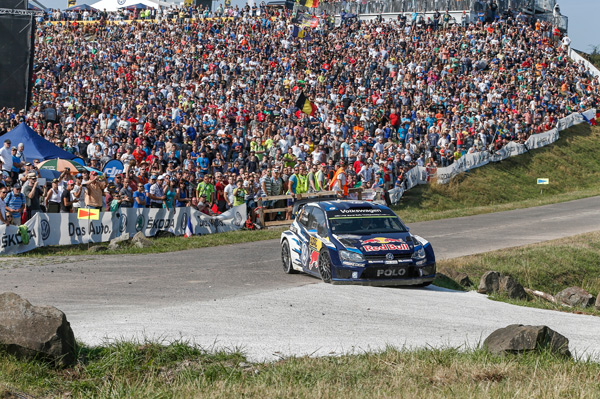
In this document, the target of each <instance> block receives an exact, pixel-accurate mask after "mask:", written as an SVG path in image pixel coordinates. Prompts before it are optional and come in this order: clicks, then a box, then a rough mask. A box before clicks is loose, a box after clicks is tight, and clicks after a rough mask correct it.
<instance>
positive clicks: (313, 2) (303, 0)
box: [296, 0, 319, 8]
mask: <svg viewBox="0 0 600 399" xmlns="http://www.w3.org/2000/svg"><path fill="white" fill-rule="evenodd" d="M296 3H298V4H300V5H301V6H304V7H308V8H317V7H318V6H319V0H296Z"/></svg>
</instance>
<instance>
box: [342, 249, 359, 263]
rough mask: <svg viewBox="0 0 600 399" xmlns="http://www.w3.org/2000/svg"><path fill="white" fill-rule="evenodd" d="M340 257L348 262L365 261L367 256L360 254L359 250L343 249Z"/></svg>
mask: <svg viewBox="0 0 600 399" xmlns="http://www.w3.org/2000/svg"><path fill="white" fill-rule="evenodd" d="M340 259H341V260H346V261H348V262H364V260H365V257H364V256H362V254H359V253H358V252H352V251H346V250H341V251H340Z"/></svg>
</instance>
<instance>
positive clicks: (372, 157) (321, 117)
mask: <svg viewBox="0 0 600 399" xmlns="http://www.w3.org/2000/svg"><path fill="white" fill-rule="evenodd" d="M192 10H196V14H195V13H194V11H192ZM198 10H199V9H180V10H179V11H177V10H175V11H171V12H172V13H173V17H174V18H173V19H171V18H166V15H167V13H164V12H163V13H162V17H161V19H160V21H159V22H154V21H133V22H130V23H127V24H125V23H123V24H109V23H105V22H106V21H107V20H110V19H116V18H117V17H116V15H115V14H110V13H107V14H106V15H104V13H100V14H102V15H100V14H99V16H98V18H97V22H95V23H86V24H84V23H77V22H76V21H67V22H64V21H63V22H62V23H55V22H53V21H50V20H48V21H43V22H42V23H39V24H38V26H37V32H36V39H35V44H36V50H35V63H36V68H35V73H34V87H33V93H32V107H31V108H30V109H29V110H27V111H20V112H19V110H7V109H4V110H0V133H3V132H5V131H8V130H10V129H11V128H13V127H15V126H16V125H17V124H18V123H20V122H22V121H25V122H26V123H27V124H28V125H29V126H31V127H32V128H33V129H34V130H35V131H36V132H37V133H38V134H40V135H41V136H43V137H44V138H46V139H48V140H50V141H51V142H53V143H54V144H56V145H58V146H60V147H61V148H63V149H65V150H66V151H69V152H71V153H73V154H74V155H76V156H79V157H81V158H83V159H84V160H85V162H86V164H87V165H90V166H92V167H94V168H97V169H102V166H103V165H104V164H105V163H106V162H107V161H109V160H111V159H119V160H121V161H123V163H124V165H125V171H124V173H123V175H122V176H119V177H118V178H116V179H115V181H114V183H110V184H108V183H107V182H106V181H102V180H100V181H99V180H98V178H97V177H96V176H89V175H65V176H61V178H60V179H59V181H57V182H56V187H55V186H54V183H52V187H51V188H45V189H44V190H40V191H39V192H37V191H36V194H35V195H37V196H39V197H40V198H41V199H38V200H34V199H33V198H32V196H31V195H28V196H27V198H26V200H25V202H26V203H27V207H28V210H29V208H31V206H35V207H36V208H35V209H33V210H34V211H39V210H47V211H68V210H70V209H71V208H69V207H68V206H67V205H70V206H71V207H77V206H86V205H88V206H94V207H98V208H103V209H116V208H118V207H119V206H122V207H123V206H132V207H166V208H172V207H178V206H193V207H195V208H197V209H199V210H201V211H203V212H205V213H209V214H210V213H214V212H223V211H225V210H226V209H227V208H228V207H230V206H233V205H237V204H243V203H246V204H247V205H248V206H249V207H250V208H253V207H255V206H256V201H257V199H258V198H259V197H264V196H272V195H279V194H285V193H288V192H289V193H290V194H292V195H296V194H298V193H303V192H307V191H320V190H329V189H334V190H336V191H339V192H340V194H342V195H343V194H345V193H346V192H347V189H348V188H349V187H359V186H360V187H363V188H382V189H384V190H388V189H391V188H393V187H401V186H402V185H403V182H404V178H405V175H406V173H407V172H408V170H410V169H411V168H413V167H415V166H416V165H420V166H424V167H426V168H427V170H428V171H429V172H430V173H431V174H433V173H435V170H436V168H438V167H443V166H447V165H450V164H452V163H453V162H454V161H455V160H456V159H458V158H460V157H461V156H463V155H465V154H466V153H469V152H477V151H492V152H493V151H496V150H498V149H500V148H502V147H503V146H504V145H505V144H506V143H508V142H509V141H517V142H519V143H523V142H525V140H527V138H528V137H529V136H530V135H532V134H536V133H540V132H544V131H547V130H549V129H551V128H552V127H554V126H555V125H556V122H557V120H558V119H559V118H562V117H565V116H567V115H569V114H570V113H572V112H579V111H583V110H586V109H589V108H591V107H595V106H597V105H598V100H599V98H600V88H599V84H598V81H597V80H594V79H593V78H592V76H591V75H590V74H589V73H588V72H587V70H586V68H585V67H584V66H583V65H580V64H576V63H573V62H572V61H571V60H570V59H569V57H568V42H567V40H566V38H564V37H563V35H562V33H561V32H559V31H558V30H556V29H553V27H552V26H550V25H549V24H547V23H545V22H540V21H535V20H532V19H530V18H528V17H527V16H525V15H522V14H510V13H508V14H504V15H498V16H496V18H494V20H493V21H484V20H480V19H475V20H474V21H472V22H469V23H467V22H465V23H458V24H448V23H444V22H445V20H443V19H442V16H443V15H444V13H440V19H439V20H437V22H435V23H434V22H431V23H430V22H423V21H422V20H420V21H419V20H416V19H415V20H411V18H410V16H409V18H408V19H407V18H398V19H397V20H396V19H395V20H391V21H369V22H361V21H358V20H356V19H349V20H345V21H344V22H343V23H342V24H341V25H340V26H333V24H330V23H319V24H318V26H317V27H315V28H304V29H305V30H307V31H309V32H308V34H307V35H304V34H298V29H294V23H293V19H294V18H297V15H295V14H292V13H289V12H287V11H285V10H284V11H281V10H275V11H273V10H271V11H270V10H268V9H267V8H261V9H260V12H258V13H257V12H256V10H252V9H251V8H249V7H246V8H243V9H241V10H237V11H231V10H235V9H225V10H223V15H227V16H231V17H232V18H219V19H204V18H202V15H200V13H198V12H197V11H198ZM182 13H184V14H185V13H188V14H185V15H183V14H182ZM180 14H181V15H180ZM175 16H177V17H175ZM55 17H56V18H60V17H61V16H59V15H58V14H57V15H56V16H54V15H53V16H52V17H51V19H52V18H55ZM190 17H198V18H190ZM62 18H64V15H63V16H62ZM93 18H96V16H94V17H93ZM324 20H327V16H322V18H321V21H324ZM563 39H564V40H563ZM300 93H303V94H304V95H305V96H306V97H307V98H308V99H309V100H310V101H311V102H312V103H314V104H315V105H316V111H315V112H314V113H313V114H312V115H307V114H305V113H303V112H302V111H301V110H299V109H298V108H297V107H296V100H297V98H298V96H299V95H300ZM9 146H10V144H9ZM0 157H1V153H0ZM0 159H2V158H0ZM19 165H20V167H19V169H18V170H12V168H11V170H10V171H9V170H6V169H4V170H5V173H4V179H5V181H6V182H7V184H6V185H7V188H4V190H6V191H7V192H8V191H11V190H12V189H11V188H10V186H11V185H12V184H11V183H12V182H16V185H17V186H19V185H25V186H28V185H30V184H31V182H30V180H29V176H31V177H35V174H36V169H35V165H29V166H26V165H25V163H24V162H23V163H22V164H19ZM19 173H20V174H19ZM17 179H18V180H17ZM90 184H91V185H92V186H93V189H92V190H90ZM53 188H54V189H55V190H54V191H52V189H53ZM86 189H87V191H88V192H87V193H86ZM15 190H16V189H15ZM65 190H68V192H69V195H63V194H64V191H65ZM34 191H35V190H34ZM59 191H60V193H59ZM89 191H94V193H95V194H94V196H93V197H92V196H90V195H89V194H90V193H89ZM103 191H104V193H103ZM28 192H29V193H31V190H28ZM15 193H16V191H15ZM49 193H50V194H49ZM12 197H14V196H12ZM12 197H11V199H12ZM68 197H69V198H68ZM57 201H58V203H59V205H58V210H57V207H56V205H53V206H52V207H50V204H51V203H55V202H57ZM32 204H34V205H32ZM16 205H18V203H15V204H13V205H12V206H9V205H8V203H7V205H6V206H7V207H9V208H10V209H12V210H15V212H13V213H12V214H13V219H14V216H15V215H16V213H18V212H16V211H18V209H15V207H16ZM0 207H2V202H0ZM1 211H2V210H1V209H0V212H1ZM28 214H32V212H31V211H30V212H28ZM280 217H285V215H280Z"/></svg>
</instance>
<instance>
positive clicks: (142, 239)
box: [131, 231, 154, 248]
mask: <svg viewBox="0 0 600 399" xmlns="http://www.w3.org/2000/svg"><path fill="white" fill-rule="evenodd" d="M131 243H132V244H133V245H135V246H136V247H138V248H147V247H151V246H152V245H154V243H153V242H152V240H150V239H149V238H147V237H146V236H145V235H144V233H143V232H141V231H138V232H137V233H135V235H134V236H133V238H132V239H131Z"/></svg>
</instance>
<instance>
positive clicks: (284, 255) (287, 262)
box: [281, 240, 296, 274]
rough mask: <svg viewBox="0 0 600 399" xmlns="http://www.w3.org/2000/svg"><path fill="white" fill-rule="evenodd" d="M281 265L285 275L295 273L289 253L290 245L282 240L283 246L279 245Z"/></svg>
mask: <svg viewBox="0 0 600 399" xmlns="http://www.w3.org/2000/svg"><path fill="white" fill-rule="evenodd" d="M281 263H282V265H283V271H284V272H285V273H287V274H294V273H296V270H294V268H293V267H292V253H291V252H290V243H289V242H288V240H283V244H281Z"/></svg>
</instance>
